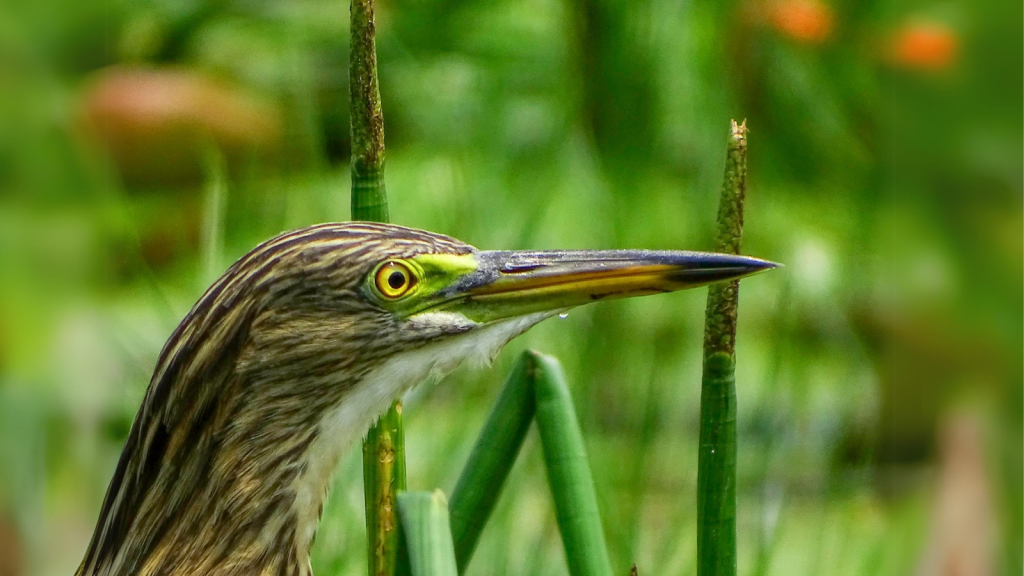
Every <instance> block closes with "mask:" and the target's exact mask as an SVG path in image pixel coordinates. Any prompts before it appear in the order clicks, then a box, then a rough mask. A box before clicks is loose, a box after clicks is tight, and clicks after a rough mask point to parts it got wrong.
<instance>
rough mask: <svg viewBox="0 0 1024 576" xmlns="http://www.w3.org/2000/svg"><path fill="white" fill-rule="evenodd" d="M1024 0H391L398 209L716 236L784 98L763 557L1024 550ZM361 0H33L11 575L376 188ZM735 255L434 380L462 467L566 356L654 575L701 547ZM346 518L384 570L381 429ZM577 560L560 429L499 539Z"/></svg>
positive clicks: (1000, 554) (16, 168) (11, 167)
mask: <svg viewBox="0 0 1024 576" xmlns="http://www.w3.org/2000/svg"><path fill="white" fill-rule="evenodd" d="M1021 23H1022V6H1021V4H1020V3H1019V2H1016V3H1014V2H996V1H994V0H989V1H979V2H967V1H966V0H953V1H949V0H910V1H904V2H898V3H897V2H878V1H866V2H865V1H859V2H855V1H853V0H820V2H819V0H738V1H730V2H708V1H705V0H634V1H630V2H626V1H622V0H524V1H515V2H513V1H510V0H487V1H484V0H463V1H461V2H454V1H451V0H381V2H380V4H379V6H378V21H377V25H378V26H377V30H378V56H379V62H380V77H381V92H382V95H383V104H384V114H385V127H386V138H387V147H388V148H387V167H386V182H387V187H388V193H389V195H390V202H391V214H392V220H393V221H394V222H396V223H400V224H405V225H410V226H415V227H421V228H427V229H430V230H434V231H437V232H443V233H446V234H450V235H453V236H456V237H458V238H460V239H463V240H465V241H467V242H470V243H472V244H474V245H476V246H478V247H481V248H490V249H493V248H507V249H514V248H628V247H645V248H677V249H708V248H710V247H711V246H712V245H713V231H714V218H715V213H716V206H717V199H718V187H719V184H720V181H721V176H722V169H723V166H724V151H725V138H726V135H727V131H728V126H729V120H730V118H736V119H743V118H746V119H747V120H748V125H749V126H750V130H751V135H750V147H749V150H750V182H749V191H748V203H747V216H746V222H747V226H746V237H745V242H744V251H745V252H746V253H748V254H751V255H756V256H759V257H764V258H768V259H772V260H775V261H779V262H783V263H785V264H786V268H785V269H783V270H781V271H777V272H773V273H771V274H766V275H763V276H758V277H757V278H753V279H751V280H749V281H745V282H744V283H743V289H742V299H741V307H740V325H739V342H738V359H739V367H738V375H737V376H738V393H739V413H738V418H739V430H740V438H739V485H738V487H739V489H738V494H739V496H738V497H739V505H738V527H739V528H738V529H739V553H740V556H739V572H740V574H741V575H743V576H749V575H762V574H777V575H793V574H796V575H802V574H807V575H812V574H851V575H852V574H857V575H861V574H864V575H867V574H916V575H922V576H923V575H939V574H941V575H950V576H953V575H972V576H973V575H977V576H984V575H987V574H1021V572H1022V567H1021V548H1022V538H1024V536H1022V527H1021V526H1022V453H1024V446H1022V442H1021V435H1022V411H1024V395H1022V381H1024V375H1022V348H1024V343H1022V340H1024V336H1022V334H1024V328H1022V325H1024V320H1022V318H1024V287H1022V278H1024V237H1022V228H1024V217H1022V194H1024V192H1022V172H1024V163H1022V158H1024V146H1022V109H1024V100H1022V83H1024V72H1022V70H1024V61H1022V50H1021V46H1022V40H1024V38H1022V24H1021ZM347 28H348V5H347V4H346V3H345V2H343V1H341V0H207V1H202V0H136V1H128V0H90V1H85V2H72V1H69V0H38V1H34V2H18V1H16V0H7V1H4V2H0V576H13V575H18V576H21V575H33V576H35V575H50V574H54V575H57V574H71V573H72V572H73V571H74V569H75V568H76V567H77V564H78V561H79V560H80V558H81V554H82V553H83V551H84V548H85V545H86V543H87V540H88V538H89V535H90V534H91V531H92V527H93V523H94V522H95V517H96V514H97V511H98V508H99V504H100V502H101V499H102V497H103V494H104V491H105V489H106V486H107V482H108V480H109V478H110V475H111V474H112V471H113V467H114V465H115V462H116V459H117V457H118V454H119V453H120V448H121V444H122V442H123V440H124V438H125V436H126V434H127V431H128V428H129V426H130V424H131V420H132V418H133V416H134V412H135V410H136V408H137V406H138V404H139V402H140V400H141V397H142V395H143V392H144V390H145V387H146V385H147V383H148V379H149V376H150V373H151V370H152V368H153V365H154V363H155V360H156V357H157V354H158V353H159V350H160V347H161V345H162V344H163V342H164V340H165V339H166V338H167V337H168V335H169V334H170V332H171V330H172V329H173V327H174V326H175V325H176V324H177V322H178V321H179V320H180V319H181V318H182V317H183V316H184V314H185V313H186V312H187V311H188V309H189V307H190V306H191V304H192V303H193V302H194V301H195V299H196V298H198V296H199V295H200V294H201V292H202V290H203V289H204V287H205V286H206V285H207V284H208V283H209V282H211V281H212V279H213V278H215V277H216V276H217V275H218V274H219V273H220V272H221V271H223V270H224V269H225V268H226V267H227V265H228V264H229V263H230V262H231V261H232V260H233V259H235V258H237V257H239V256H240V255H242V254H244V253H245V252H246V251H247V250H249V249H250V248H252V247H253V246H254V245H255V244H256V243H258V242H259V241H261V240H263V239H266V238H268V237H270V236H272V235H275V234H277V233H279V232H281V231H283V230H286V229H290V228H295V227H299V226H303V225H307V224H312V223H316V222H322V221H330V220H344V219H346V218H347V217H348V201H349V195H348V187H349V184H348V167H347V165H348V156H349V140H348V112H347V101H348V80H347V44H348V36H347ZM704 299H705V291H704V290H696V291H692V292H688V293H682V294H675V295H666V296H658V297H651V298H644V299H640V300H637V301H623V302H616V303H607V304H601V305H599V306H593V307H590V308H586V309H580V310H577V311H574V312H573V313H571V314H570V315H569V317H568V318H567V319H565V320H557V319H555V320H551V321H548V322H547V323H545V324H543V325H541V326H539V327H538V328H536V329H534V330H533V331H531V332H530V333H529V334H527V335H526V336H524V337H522V338H520V339H519V340H517V341H516V342H514V343H513V344H512V345H510V346H509V350H506V351H505V352H504V353H503V354H502V355H501V356H500V358H499V359H498V360H497V361H496V362H495V366H494V367H493V368H492V369H489V370H485V371H477V372H469V371H461V372H459V373H457V374H456V375H454V376H453V377H451V378H449V379H448V380H447V381H445V382H443V383H441V384H439V385H436V386H425V387H421V388H420V389H418V390H416V391H414V392H413V394H412V395H411V397H409V398H407V403H406V415H407V438H408V456H409V471H410V472H409V484H410V487H411V488H414V489H432V488H434V487H440V488H442V489H445V490H447V491H450V490H451V488H452V487H453V484H454V482H455V479H456V477H457V474H458V470H459V467H460V466H461V463H462V462H463V461H464V459H465V457H466V455H467V454H468V451H469V448H470V446H471V444H472V442H473V439H474V437H475V434H476V432H477V430H478V428H479V426H480V424H481V423H482V421H483V418H484V416H485V415H486V413H487V410H488V408H489V406H490V404H491V402H492V401H493V400H494V398H495V395H496V393H497V390H498V386H499V384H500V382H501V381H502V380H503V378H504V375H505V373H506V372H507V370H508V368H509V366H510V363H511V359H513V358H514V357H515V354H516V352H517V351H518V350H521V349H523V348H524V347H526V346H530V347H534V348H538V349H540V350H543V351H546V352H548V353H552V354H555V355H557V356H558V357H559V358H560V359H561V360H562V362H563V363H564V365H565V368H566V372H567V375H568V377H569V379H570V382H571V385H572V387H573V394H574V398H575V401H576V404H577V408H578V410H579V414H580V419H581V423H582V426H583V429H584V434H585V437H586V439H587V442H588V447H589V450H590V455H591V459H592V466H593V469H594V475H595V477H596V482H597V488H598V493H599V497H600V499H601V505H602V509H603V512H604V522H605V529H606V532H607V534H608V536H609V539H610V544H611V553H612V560H613V563H614V565H615V566H616V569H617V570H620V571H621V573H622V574H623V575H625V574H626V573H627V570H628V568H629V566H630V565H632V564H633V563H636V564H637V565H638V567H639V571H640V573H641V574H659V575H686V574H694V573H695V486H696V461H697V455H696V454H697V453H696V438H697V427H698V420H697V417H698V400H699V379H700V366H699V358H700V342H701V337H702V321H703V320H702V316H703V308H704ZM357 452H358V451H357V450H353V451H352V453H351V455H350V457H349V458H347V459H346V460H345V461H344V463H343V464H342V466H341V469H340V470H339V474H338V476H337V480H336V483H335V486H334V490H333V492H332V496H331V500H330V502H329V505H328V507H327V509H326V511H325V516H324V521H323V523H322V525H321V529H320V533H319V536H318V539H317V542H316V545H315V548H314V554H313V567H314V571H315V572H316V573H317V574H319V575H321V576H326V575H331V576H333V575H339V576H340V575H360V574H363V573H364V572H365V560H364V558H363V551H364V546H365V536H364V534H363V532H362V531H363V528H362V515H363V512H362V497H361V490H362V486H361V475H360V463H359V457H358V454H357ZM470 573H471V574H473V575H478V576H483V575H496V576H500V575H506V574H507V575H520V574H523V575H525V574H531V575H532V574H563V573H565V566H564V560H563V558H562V555H561V548H560V542H559V539H558V533H557V529H556V527H555V525H554V512H553V510H552V506H551V502H550V496H549V494H548V491H547V488H546V486H545V485H544V474H543V469H542V462H541V459H540V457H539V454H538V447H537V444H536V440H535V439H533V438H531V439H530V440H529V441H528V443H527V446H526V448H525V450H524V453H523V456H522V461H521V462H520V463H519V464H518V465H517V467H516V469H515V471H514V473H513V477H512V478H511V482H510V485H509V486H508V489H507V491H506V493H505V495H504V496H503V498H502V501H501V502H500V504H499V508H498V511H497V513H496V516H495V518H494V519H493V520H492V522H491V524H490V525H489V528H488V529H487V531H486V532H485V534H484V537H483V541H482V544H481V546H480V548H479V550H478V552H477V555H476V558H475V560H474V562H473V564H472V566H471V568H470Z"/></svg>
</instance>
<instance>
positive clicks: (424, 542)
mask: <svg viewBox="0 0 1024 576" xmlns="http://www.w3.org/2000/svg"><path fill="white" fill-rule="evenodd" d="M398 515H399V517H400V518H401V523H402V526H401V528H402V530H401V539H402V542H401V545H402V558H401V562H402V563H403V570H402V571H403V572H406V573H408V574H411V575H412V576H456V574H458V571H457V570H456V568H455V549H454V546H453V545H452V529H451V526H450V524H449V518H448V501H447V500H446V499H445V497H444V493H443V492H441V491H440V490H435V491H434V492H433V493H430V492H405V493H403V494H399V495H398Z"/></svg>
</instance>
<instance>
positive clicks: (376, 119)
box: [348, 0, 388, 222]
mask: <svg viewBox="0 0 1024 576" xmlns="http://www.w3.org/2000/svg"><path fill="white" fill-rule="evenodd" d="M373 7H374V0H352V5H351V12H350V21H351V25H350V29H349V33H350V48H349V68H348V78H349V108H350V110H351V118H352V119H351V124H352V167H351V171H352V218H353V219H355V220H372V221H374V222H387V221H388V198H387V193H386V192H385V189H384V112H383V111H382V110H381V107H380V83H379V82H378V80H377V44H376V25H375V24H374V20H373Z"/></svg>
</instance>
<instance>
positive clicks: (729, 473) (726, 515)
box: [697, 121, 747, 576]
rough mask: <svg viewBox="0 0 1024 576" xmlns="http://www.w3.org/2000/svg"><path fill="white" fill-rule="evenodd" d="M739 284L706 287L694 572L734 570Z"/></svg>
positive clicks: (721, 228)
mask: <svg viewBox="0 0 1024 576" xmlns="http://www.w3.org/2000/svg"><path fill="white" fill-rule="evenodd" d="M746 186H747V126H746V122H744V123H743V124H740V125H737V124H736V122H735V121H733V123H732V130H731V132H730V134H729V145H728V153H727V155H726V162H725V178H724V181H723V183H722V195H721V200H720V203H719V206H718V238H717V246H716V249H717V250H718V251H719V252H726V253H730V254H739V251H740V238H741V235H742V232H743V200H744V195H745V193H746ZM738 300H739V282H738V281H735V282H729V283H726V284H716V285H713V286H711V287H710V288H708V306H707V311H706V312H705V320H704V374H703V382H702V385H701V394H700V446H699V449H698V460H697V574H698V576H735V574H736V378H735V367H736V309H737V304H738Z"/></svg>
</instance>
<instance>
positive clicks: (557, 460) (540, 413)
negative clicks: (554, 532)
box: [530, 352, 612, 576]
mask: <svg viewBox="0 0 1024 576" xmlns="http://www.w3.org/2000/svg"><path fill="white" fill-rule="evenodd" d="M530 354H531V355H532V356H533V359H534V361H535V362H536V384H535V385H536V392H535V393H536V395H537V400H536V402H537V416H536V418H537V429H538V430H539V431H540V439H541V444H542V446H543V449H544V462H545V464H546V466H547V471H548V485H549V486H551V494H552V496H553V497H554V500H555V517H556V519H557V520H558V528H559V530H560V531H561V533H562V545H563V546H564V547H565V556H566V561H567V562H568V564H569V574H571V575H572V576H611V574H612V569H611V562H610V561H609V559H608V545H607V544H606V543H605V538H604V529H603V527H602V524H601V515H600V513H599V511H598V508H597V494H596V492H595V491H594V479H593V477H592V476H591V474H590V464H589V463H588V462H587V452H586V448H585V447H584V444H583V434H582V433H581V431H580V425H579V421H578V420H577V419H576V410H575V409H574V408H573V404H572V397H571V396H570V395H569V388H568V386H566V384H565V375H564V374H563V373H562V367H561V365H560V364H559V363H558V360H557V359H555V358H554V357H551V356H546V355H544V354H540V353H537V352H530Z"/></svg>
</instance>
